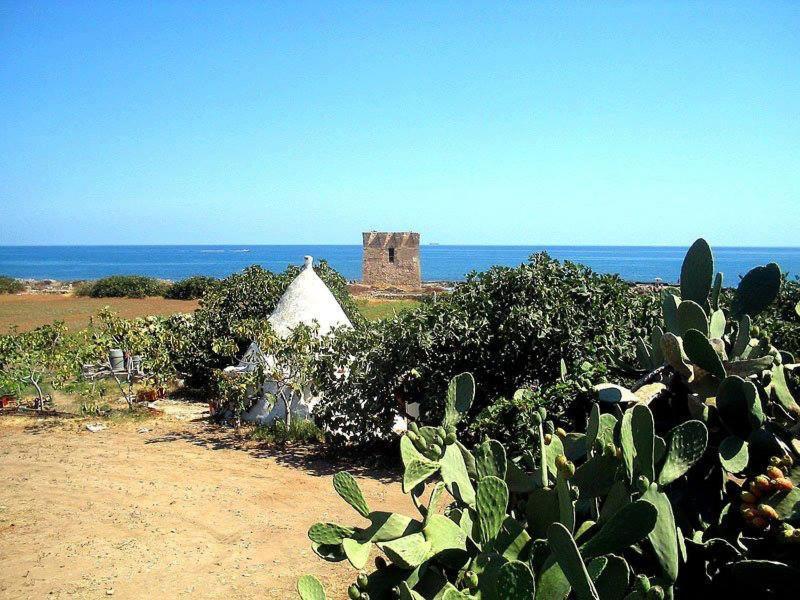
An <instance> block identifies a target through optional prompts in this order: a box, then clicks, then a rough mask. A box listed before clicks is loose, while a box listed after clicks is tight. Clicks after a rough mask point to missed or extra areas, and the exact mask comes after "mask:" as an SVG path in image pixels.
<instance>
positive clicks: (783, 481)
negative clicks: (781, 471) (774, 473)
mask: <svg viewBox="0 0 800 600" xmlns="http://www.w3.org/2000/svg"><path fill="white" fill-rule="evenodd" d="M793 487H794V483H793V482H792V480H791V479H789V478H788V477H778V479H776V480H775V489H776V490H781V491H783V492H788V491H789V490H790V489H792V488H793Z"/></svg>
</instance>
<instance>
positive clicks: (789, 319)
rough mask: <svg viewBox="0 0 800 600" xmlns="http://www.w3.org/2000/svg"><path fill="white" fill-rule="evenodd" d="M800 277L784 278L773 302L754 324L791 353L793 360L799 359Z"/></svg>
mask: <svg viewBox="0 0 800 600" xmlns="http://www.w3.org/2000/svg"><path fill="white" fill-rule="evenodd" d="M798 303H800V279H797V278H796V279H794V280H785V281H784V282H783V286H782V287H781V292H780V294H779V295H778V298H777V300H776V301H775V303H774V304H772V305H771V306H769V307H768V308H767V309H766V310H765V311H764V312H763V313H761V314H760V315H759V316H758V318H756V319H755V324H756V325H757V326H758V327H760V328H761V329H762V330H763V332H764V334H765V335H766V336H768V337H769V338H770V339H771V341H772V343H773V344H774V345H775V346H777V347H778V348H780V349H781V350H782V351H784V352H788V353H789V354H791V358H792V359H793V361H797V360H800V314H798V312H797V307H798Z"/></svg>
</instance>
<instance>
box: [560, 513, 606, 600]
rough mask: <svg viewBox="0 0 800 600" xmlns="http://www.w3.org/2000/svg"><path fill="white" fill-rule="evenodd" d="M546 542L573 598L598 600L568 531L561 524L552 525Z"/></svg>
mask: <svg viewBox="0 0 800 600" xmlns="http://www.w3.org/2000/svg"><path fill="white" fill-rule="evenodd" d="M547 541H548V543H549V544H550V548H551V549H552V551H553V554H554V555H555V557H556V560H557V561H558V564H559V566H560V567H561V571H562V572H563V573H564V576H565V577H566V578H567V581H569V584H570V586H572V590H573V591H574V592H575V597H576V598H578V600H599V596H598V594H597V590H596V589H595V586H594V582H593V581H592V579H591V578H590V577H589V572H588V571H587V569H586V564H585V563H584V562H583V558H582V557H581V554H580V552H579V551H578V546H577V545H576V544H575V540H574V539H573V538H572V534H570V532H569V530H568V529H567V528H566V527H564V526H563V525H562V524H561V523H553V524H552V525H550V527H548V529H547Z"/></svg>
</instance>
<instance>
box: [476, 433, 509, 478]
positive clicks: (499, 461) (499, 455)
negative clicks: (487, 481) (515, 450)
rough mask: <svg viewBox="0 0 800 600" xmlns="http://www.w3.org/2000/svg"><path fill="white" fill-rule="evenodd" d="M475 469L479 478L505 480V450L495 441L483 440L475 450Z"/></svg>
mask: <svg viewBox="0 0 800 600" xmlns="http://www.w3.org/2000/svg"><path fill="white" fill-rule="evenodd" d="M475 468H476V470H477V473H478V477H479V478H483V477H487V476H489V475H494V476H495V477H499V478H500V479H505V478H506V470H507V465H506V449H505V448H504V447H503V444H501V443H500V442H498V441H496V440H485V441H484V442H483V443H482V444H480V445H478V447H477V448H475Z"/></svg>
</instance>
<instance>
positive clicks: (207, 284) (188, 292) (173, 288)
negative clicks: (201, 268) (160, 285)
mask: <svg viewBox="0 0 800 600" xmlns="http://www.w3.org/2000/svg"><path fill="white" fill-rule="evenodd" d="M216 284H217V279H215V278H214V277H207V276H205V275H195V276H193V277H187V278H186V279H181V280H180V281H176V282H175V283H173V284H172V285H170V286H169V288H168V289H167V291H166V293H165V294H164V298H169V299H171V300H199V299H200V298H202V297H203V294H205V293H206V290H208V289H209V288H211V287H212V286H214V285H216Z"/></svg>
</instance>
